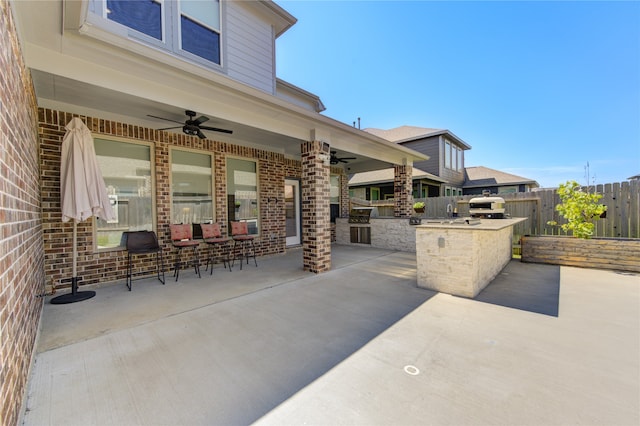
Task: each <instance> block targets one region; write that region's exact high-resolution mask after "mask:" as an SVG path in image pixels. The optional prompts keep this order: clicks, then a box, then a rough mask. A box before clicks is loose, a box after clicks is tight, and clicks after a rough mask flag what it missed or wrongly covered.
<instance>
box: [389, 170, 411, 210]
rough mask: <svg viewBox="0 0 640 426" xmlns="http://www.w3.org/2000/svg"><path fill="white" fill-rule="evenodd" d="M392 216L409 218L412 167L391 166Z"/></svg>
mask: <svg viewBox="0 0 640 426" xmlns="http://www.w3.org/2000/svg"><path fill="white" fill-rule="evenodd" d="M393 172H394V177H393V199H394V200H395V203H394V206H393V215H394V216H395V217H410V216H411V212H412V210H413V196H412V194H411V193H412V191H413V166H409V165H407V164H396V165H394V166H393Z"/></svg>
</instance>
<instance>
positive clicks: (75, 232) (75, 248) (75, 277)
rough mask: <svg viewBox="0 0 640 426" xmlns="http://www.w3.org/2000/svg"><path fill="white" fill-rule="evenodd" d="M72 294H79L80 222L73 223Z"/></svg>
mask: <svg viewBox="0 0 640 426" xmlns="http://www.w3.org/2000/svg"><path fill="white" fill-rule="evenodd" d="M71 277H72V278H71V294H73V295H76V294H78V222H76V221H75V220H74V221H73V275H72V276H71Z"/></svg>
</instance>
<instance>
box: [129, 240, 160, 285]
mask: <svg viewBox="0 0 640 426" xmlns="http://www.w3.org/2000/svg"><path fill="white" fill-rule="evenodd" d="M122 239H123V240H124V244H123V245H124V246H125V247H126V248H127V288H128V289H129V291H131V285H132V281H133V262H132V260H133V256H134V255H142V254H153V253H155V254H156V274H157V275H158V280H159V281H160V282H161V283H162V284H164V283H165V280H164V260H163V258H162V248H161V247H160V244H158V238H157V237H156V233H155V232H153V231H132V232H123V233H122Z"/></svg>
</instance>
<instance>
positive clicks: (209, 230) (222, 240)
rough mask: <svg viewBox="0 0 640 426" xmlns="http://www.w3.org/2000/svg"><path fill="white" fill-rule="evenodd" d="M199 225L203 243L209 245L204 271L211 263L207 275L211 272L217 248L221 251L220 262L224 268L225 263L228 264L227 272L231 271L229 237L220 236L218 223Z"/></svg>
mask: <svg viewBox="0 0 640 426" xmlns="http://www.w3.org/2000/svg"><path fill="white" fill-rule="evenodd" d="M200 227H201V228H202V239H203V241H204V243H205V244H207V245H208V246H209V257H208V259H207V267H206V268H205V271H206V270H207V268H209V263H211V271H210V272H209V275H211V274H213V262H214V260H215V254H216V250H218V251H221V252H222V256H221V257H222V264H223V265H224V267H225V269H226V267H227V265H229V272H231V263H230V262H229V245H230V244H229V243H230V242H231V238H229V237H223V236H222V231H220V225H218V224H217V223H203V224H201V225H200Z"/></svg>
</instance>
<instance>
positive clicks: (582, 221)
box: [548, 180, 607, 238]
mask: <svg viewBox="0 0 640 426" xmlns="http://www.w3.org/2000/svg"><path fill="white" fill-rule="evenodd" d="M558 195H559V196H560V200H562V203H561V204H558V205H557V206H556V210H557V211H558V212H559V213H560V214H561V215H562V216H563V217H564V218H565V219H566V220H567V223H565V224H563V225H560V228H562V230H563V231H564V232H569V231H572V232H573V236H574V237H578V238H589V237H591V236H592V235H593V228H594V226H595V225H594V223H593V221H594V220H598V219H600V215H602V214H603V213H604V212H605V211H606V210H607V206H605V205H604V204H598V201H600V199H601V198H602V195H601V194H598V193H596V192H593V193H591V192H589V190H588V189H587V191H586V192H585V191H583V190H582V188H581V187H580V185H579V184H578V182H576V181H574V180H570V181H567V182H566V183H563V184H560V186H559V187H558ZM548 223H549V225H557V222H555V221H550V222H548Z"/></svg>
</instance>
